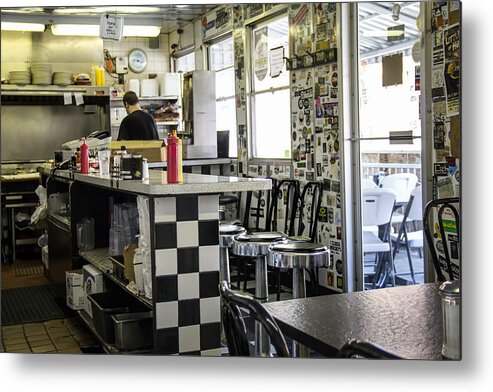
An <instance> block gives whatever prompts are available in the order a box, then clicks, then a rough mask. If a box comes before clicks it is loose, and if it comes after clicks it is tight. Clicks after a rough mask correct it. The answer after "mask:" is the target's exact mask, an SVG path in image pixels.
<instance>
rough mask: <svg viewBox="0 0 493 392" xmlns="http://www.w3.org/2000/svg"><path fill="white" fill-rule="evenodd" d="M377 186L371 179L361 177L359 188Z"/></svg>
mask: <svg viewBox="0 0 493 392" xmlns="http://www.w3.org/2000/svg"><path fill="white" fill-rule="evenodd" d="M374 188H377V184H375V182H374V181H373V180H370V179H369V178H362V179H361V189H374Z"/></svg>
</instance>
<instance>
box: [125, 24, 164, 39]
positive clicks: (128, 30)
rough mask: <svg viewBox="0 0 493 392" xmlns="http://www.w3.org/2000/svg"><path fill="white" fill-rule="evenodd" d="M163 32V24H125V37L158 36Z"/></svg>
mask: <svg viewBox="0 0 493 392" xmlns="http://www.w3.org/2000/svg"><path fill="white" fill-rule="evenodd" d="M159 34H161V26H132V25H125V26H123V36H124V37H157V36H158V35H159Z"/></svg>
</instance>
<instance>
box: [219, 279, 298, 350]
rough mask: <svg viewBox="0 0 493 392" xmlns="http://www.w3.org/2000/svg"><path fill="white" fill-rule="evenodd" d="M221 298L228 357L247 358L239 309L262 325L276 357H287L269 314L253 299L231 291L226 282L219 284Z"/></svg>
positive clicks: (246, 341)
mask: <svg viewBox="0 0 493 392" xmlns="http://www.w3.org/2000/svg"><path fill="white" fill-rule="evenodd" d="M219 292H220V293H221V298H222V316H223V317H222V321H223V327H224V334H225V337H226V342H227V344H228V350H229V355H230V356H234V357H237V356H244V357H249V356H251V354H250V347H249V343H248V336H247V329H246V326H245V322H244V320H243V317H242V315H241V311H240V307H241V308H245V309H247V310H248V311H249V312H250V317H252V318H253V319H255V320H256V321H258V322H259V323H260V324H262V327H263V328H264V329H265V331H266V332H267V335H268V336H269V338H270V341H271V344H272V345H273V346H274V348H275V350H276V353H277V356H278V357H289V356H290V355H289V349H288V345H287V344H286V340H285V339H284V336H283V334H282V332H281V330H280V328H279V326H278V325H277V323H276V321H275V320H274V318H273V317H272V316H271V315H270V313H269V312H268V311H267V310H266V309H265V308H264V307H263V306H262V305H261V303H260V302H258V301H257V300H255V299H254V298H252V297H250V296H247V295H245V294H241V293H238V292H235V291H233V290H231V289H230V288H229V287H228V283H227V282H226V281H222V282H221V283H220V284H219Z"/></svg>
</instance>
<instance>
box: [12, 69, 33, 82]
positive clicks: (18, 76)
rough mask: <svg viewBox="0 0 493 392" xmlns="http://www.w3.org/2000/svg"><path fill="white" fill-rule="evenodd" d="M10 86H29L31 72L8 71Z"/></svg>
mask: <svg viewBox="0 0 493 392" xmlns="http://www.w3.org/2000/svg"><path fill="white" fill-rule="evenodd" d="M9 82H10V84H20V85H24V84H31V72H29V71H10V72H9Z"/></svg>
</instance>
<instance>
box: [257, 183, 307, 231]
mask: <svg viewBox="0 0 493 392" xmlns="http://www.w3.org/2000/svg"><path fill="white" fill-rule="evenodd" d="M284 188H286V189H287V197H286V205H285V210H284V228H283V229H282V230H281V231H282V232H283V233H285V234H287V235H289V236H293V235H294V222H295V219H296V211H297V210H298V202H299V199H300V183H299V181H298V180H289V179H285V180H278V182H277V184H276V186H275V187H274V186H273V188H272V189H273V192H272V202H271V203H270V206H269V209H268V214H267V222H266V226H265V230H266V231H277V230H278V228H277V207H278V205H279V199H282V197H283V189H284Z"/></svg>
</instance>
